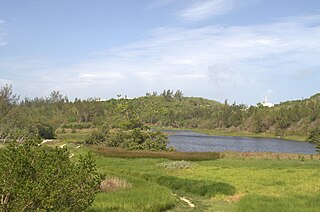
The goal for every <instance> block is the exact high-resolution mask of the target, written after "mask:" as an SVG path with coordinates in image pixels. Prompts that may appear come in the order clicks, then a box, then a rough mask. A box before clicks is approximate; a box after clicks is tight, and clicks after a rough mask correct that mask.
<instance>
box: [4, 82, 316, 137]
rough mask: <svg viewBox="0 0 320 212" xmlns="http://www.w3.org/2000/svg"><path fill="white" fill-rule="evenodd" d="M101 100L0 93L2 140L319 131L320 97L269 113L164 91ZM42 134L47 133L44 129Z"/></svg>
mask: <svg viewBox="0 0 320 212" xmlns="http://www.w3.org/2000/svg"><path fill="white" fill-rule="evenodd" d="M120 97H121V96H120V95H119V96H118V99H110V100H107V101H99V99H86V100H81V99H75V101H69V100H68V98H67V96H64V95H62V94H61V93H60V92H59V91H53V92H52V93H51V94H50V95H49V96H48V97H42V98H34V99H23V100H19V99H18V97H17V96H16V95H15V94H14V93H13V92H12V88H11V86H5V87H2V88H1V90H0V108H1V111H0V117H1V119H0V124H1V127H0V137H1V138H2V139H3V138H5V137H6V135H8V134H10V133H15V131H17V130H20V131H21V130H25V131H41V128H44V127H45V129H44V131H46V129H48V127H50V126H52V127H53V128H54V129H62V130H63V129H65V128H74V129H81V128H97V127H101V126H103V127H104V128H106V129H134V128H140V127H142V126H144V125H148V126H150V127H153V126H159V127H177V128H178V127H188V128H207V129H223V130H228V131H235V132H237V131H248V132H252V133H264V132H268V133H273V134H275V135H279V136H283V135H307V134H308V133H309V132H311V131H312V130H314V129H315V128H317V126H320V94H316V95H314V96H312V97H310V98H309V99H304V100H296V101H288V102H284V103H281V104H278V105H275V106H274V107H271V108H268V107H264V106H262V105H261V104H258V105H257V106H251V107H247V106H246V105H243V104H236V103H233V104H229V103H228V102H227V101H225V102H224V103H219V102H216V101H213V100H208V99H204V98H199V97H184V95H183V93H182V92H181V91H179V90H178V91H175V92H174V91H172V90H165V91H163V92H162V93H160V94H158V93H157V92H153V93H147V94H146V96H143V97H139V98H134V99H127V98H120ZM42 130H43V129H42Z"/></svg>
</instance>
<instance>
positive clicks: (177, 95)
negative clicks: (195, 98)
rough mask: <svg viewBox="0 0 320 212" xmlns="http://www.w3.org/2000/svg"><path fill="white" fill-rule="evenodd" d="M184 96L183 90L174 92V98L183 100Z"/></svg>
mask: <svg viewBox="0 0 320 212" xmlns="http://www.w3.org/2000/svg"><path fill="white" fill-rule="evenodd" d="M182 97H183V93H182V91H180V90H177V91H176V92H175V93H174V98H176V99H179V100H181V99H182Z"/></svg>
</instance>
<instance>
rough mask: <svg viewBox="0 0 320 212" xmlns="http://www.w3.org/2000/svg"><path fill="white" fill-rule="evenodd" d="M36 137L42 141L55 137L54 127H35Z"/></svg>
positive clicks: (47, 125)
mask: <svg viewBox="0 0 320 212" xmlns="http://www.w3.org/2000/svg"><path fill="white" fill-rule="evenodd" d="M36 128H37V130H38V135H39V136H40V137H41V138H44V139H53V138H55V137H56V134H55V130H56V129H55V127H54V126H52V125H50V124H38V125H36Z"/></svg>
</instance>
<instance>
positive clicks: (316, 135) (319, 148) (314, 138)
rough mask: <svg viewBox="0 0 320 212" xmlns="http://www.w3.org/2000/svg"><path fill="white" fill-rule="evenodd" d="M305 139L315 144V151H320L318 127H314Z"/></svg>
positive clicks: (319, 129) (319, 130) (319, 131)
mask: <svg viewBox="0 0 320 212" xmlns="http://www.w3.org/2000/svg"><path fill="white" fill-rule="evenodd" d="M307 141H310V142H312V143H315V144H317V151H318V152H319V153H320V128H316V129H314V130H312V131H311V132H310V133H309V136H308V138H307Z"/></svg>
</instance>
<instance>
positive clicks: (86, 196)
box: [0, 138, 101, 211]
mask: <svg viewBox="0 0 320 212" xmlns="http://www.w3.org/2000/svg"><path fill="white" fill-rule="evenodd" d="M39 142H40V140H39V139H36V138H27V139H26V140H25V142H24V143H22V144H21V143H17V142H15V140H14V141H12V142H11V143H10V144H9V146H8V147H7V149H6V150H5V151H4V152H3V153H1V154H0V160H1V163H0V198H1V201H0V211H83V210H85V209H86V208H87V207H89V206H90V205H91V203H92V202H93V199H94V196H95V194H96V193H97V192H98V190H99V183H100V181H101V180H100V176H99V175H98V174H97V173H96V170H95V163H94V161H93V158H92V156H91V155H87V156H85V157H80V159H79V162H77V163H72V162H71V161H70V159H69V151H68V150H67V149H66V148H62V149H61V148H49V147H47V148H45V147H42V146H41V145H39Z"/></svg>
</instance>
